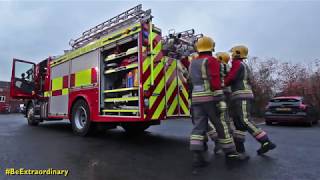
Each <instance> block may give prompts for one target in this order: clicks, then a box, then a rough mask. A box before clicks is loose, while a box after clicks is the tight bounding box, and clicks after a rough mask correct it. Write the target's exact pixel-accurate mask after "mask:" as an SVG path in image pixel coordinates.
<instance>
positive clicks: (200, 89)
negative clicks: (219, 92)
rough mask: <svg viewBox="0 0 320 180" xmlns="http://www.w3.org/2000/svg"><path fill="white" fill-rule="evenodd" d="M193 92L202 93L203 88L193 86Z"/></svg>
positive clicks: (202, 86) (201, 86)
mask: <svg viewBox="0 0 320 180" xmlns="http://www.w3.org/2000/svg"><path fill="white" fill-rule="evenodd" d="M193 91H194V92H204V91H205V87H204V85H195V86H193Z"/></svg>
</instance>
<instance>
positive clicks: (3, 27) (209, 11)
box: [0, 1, 320, 80]
mask: <svg viewBox="0 0 320 180" xmlns="http://www.w3.org/2000/svg"><path fill="white" fill-rule="evenodd" d="M139 3H142V4H143V8H144V9H149V8H151V9H152V14H153V16H154V19H153V22H154V23H155V24H156V25H157V26H158V27H160V28H161V29H162V31H163V34H167V32H168V30H169V29H172V28H174V29H176V31H182V30H187V29H191V28H194V29H195V30H196V32H198V33H203V34H205V35H209V36H211V37H213V38H214V40H215V41H216V50H217V51H226V50H229V49H230V48H231V47H232V46H233V45H237V44H244V45H247V46H248V47H249V54H250V55H251V56H258V57H263V58H264V57H275V58H277V59H280V60H283V61H293V62H306V63H307V62H311V61H313V60H314V59H317V58H320V52H319V50H320V36H319V33H320V19H319V18H320V11H319V9H320V2H319V1H257V2H256V1H228V2H223V1H193V2H185V1H175V2H173V1H147V2H135V1H129V2H126V1H90V2H89V1H46V2H43V1H20V2H19V1H8V2H5V1H0V80H9V79H10V76H11V61H12V58H13V57H15V58H18V59H24V60H30V61H35V62H39V61H40V60H42V59H45V58H46V57H48V56H52V55H58V54H62V53H63V50H64V49H69V45H68V43H69V40H70V39H71V38H73V39H75V38H77V37H78V36H80V34H81V33H82V32H83V31H85V30H87V29H89V28H90V27H92V26H94V25H97V24H99V23H101V22H103V21H105V20H107V19H109V18H111V17H113V16H115V15H117V14H119V13H121V12H122V11H124V10H126V9H129V8H131V7H133V6H135V5H137V4H139Z"/></svg>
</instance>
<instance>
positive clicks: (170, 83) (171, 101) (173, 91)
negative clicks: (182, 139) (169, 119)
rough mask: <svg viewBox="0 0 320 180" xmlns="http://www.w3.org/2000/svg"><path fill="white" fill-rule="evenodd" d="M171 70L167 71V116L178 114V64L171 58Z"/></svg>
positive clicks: (169, 62)
mask: <svg viewBox="0 0 320 180" xmlns="http://www.w3.org/2000/svg"><path fill="white" fill-rule="evenodd" d="M167 64H168V66H169V68H168V69H167V70H166V80H167V82H166V85H167V91H166V97H167V98H166V99H167V116H171V115H174V114H177V111H178V109H177V108H178V98H177V93H178V87H177V86H178V82H177V77H176V71H175V70H176V64H177V61H176V60H174V59H171V58H169V59H168V61H167Z"/></svg>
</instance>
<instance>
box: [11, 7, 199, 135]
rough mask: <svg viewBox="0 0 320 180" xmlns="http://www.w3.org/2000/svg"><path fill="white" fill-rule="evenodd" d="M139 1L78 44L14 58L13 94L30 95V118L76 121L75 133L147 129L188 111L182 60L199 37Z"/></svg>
mask: <svg viewBox="0 0 320 180" xmlns="http://www.w3.org/2000/svg"><path fill="white" fill-rule="evenodd" d="M151 20H152V16H151V10H146V11H144V10H142V6H141V5H138V6H136V7H134V8H132V9H129V10H127V11H125V12H123V13H121V14H119V15H118V16H115V17H114V18H111V19H109V20H107V21H105V22H103V23H101V24H99V25H97V26H95V27H93V28H91V29H89V30H87V31H85V32H83V34H82V36H81V37H79V38H78V39H76V40H71V41H70V45H71V46H72V49H71V50H69V51H66V52H65V54H64V55H62V56H57V57H49V58H47V59H45V60H43V61H41V62H40V63H38V64H35V63H33V62H29V61H24V60H18V59H14V60H13V68H12V78H11V92H10V94H11V96H12V97H14V98H19V99H24V100H25V116H26V117H27V120H28V124H29V125H32V126H35V125H38V124H39V123H40V122H43V121H50V120H61V119H69V120H70V121H71V123H72V129H73V131H74V133H76V134H78V135H82V136H85V135H87V134H89V133H90V132H93V131H94V129H95V127H97V126H98V125H99V126H100V125H103V126H105V127H108V128H114V127H116V126H119V125H120V126H122V127H123V128H124V129H125V130H126V131H130V132H138V131H144V130H145V129H147V128H148V127H149V126H150V125H156V124H160V120H163V119H166V118H169V117H180V116H189V115H190V112H189V100H188V92H187V84H186V79H185V78H184V77H183V75H182V70H183V65H181V61H177V59H186V58H187V57H188V55H189V54H190V53H192V52H194V49H193V43H194V42H195V41H196V39H197V37H198V36H199V35H194V31H193V30H190V31H184V32H181V33H174V32H170V34H169V35H168V36H165V37H162V36H161V30H160V29H159V28H157V27H156V26H155V25H153V24H152V22H151Z"/></svg>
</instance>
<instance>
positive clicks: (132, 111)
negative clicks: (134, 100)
mask: <svg viewBox="0 0 320 180" xmlns="http://www.w3.org/2000/svg"><path fill="white" fill-rule="evenodd" d="M102 112H131V113H137V112H139V110H138V109H104V110H102Z"/></svg>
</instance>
